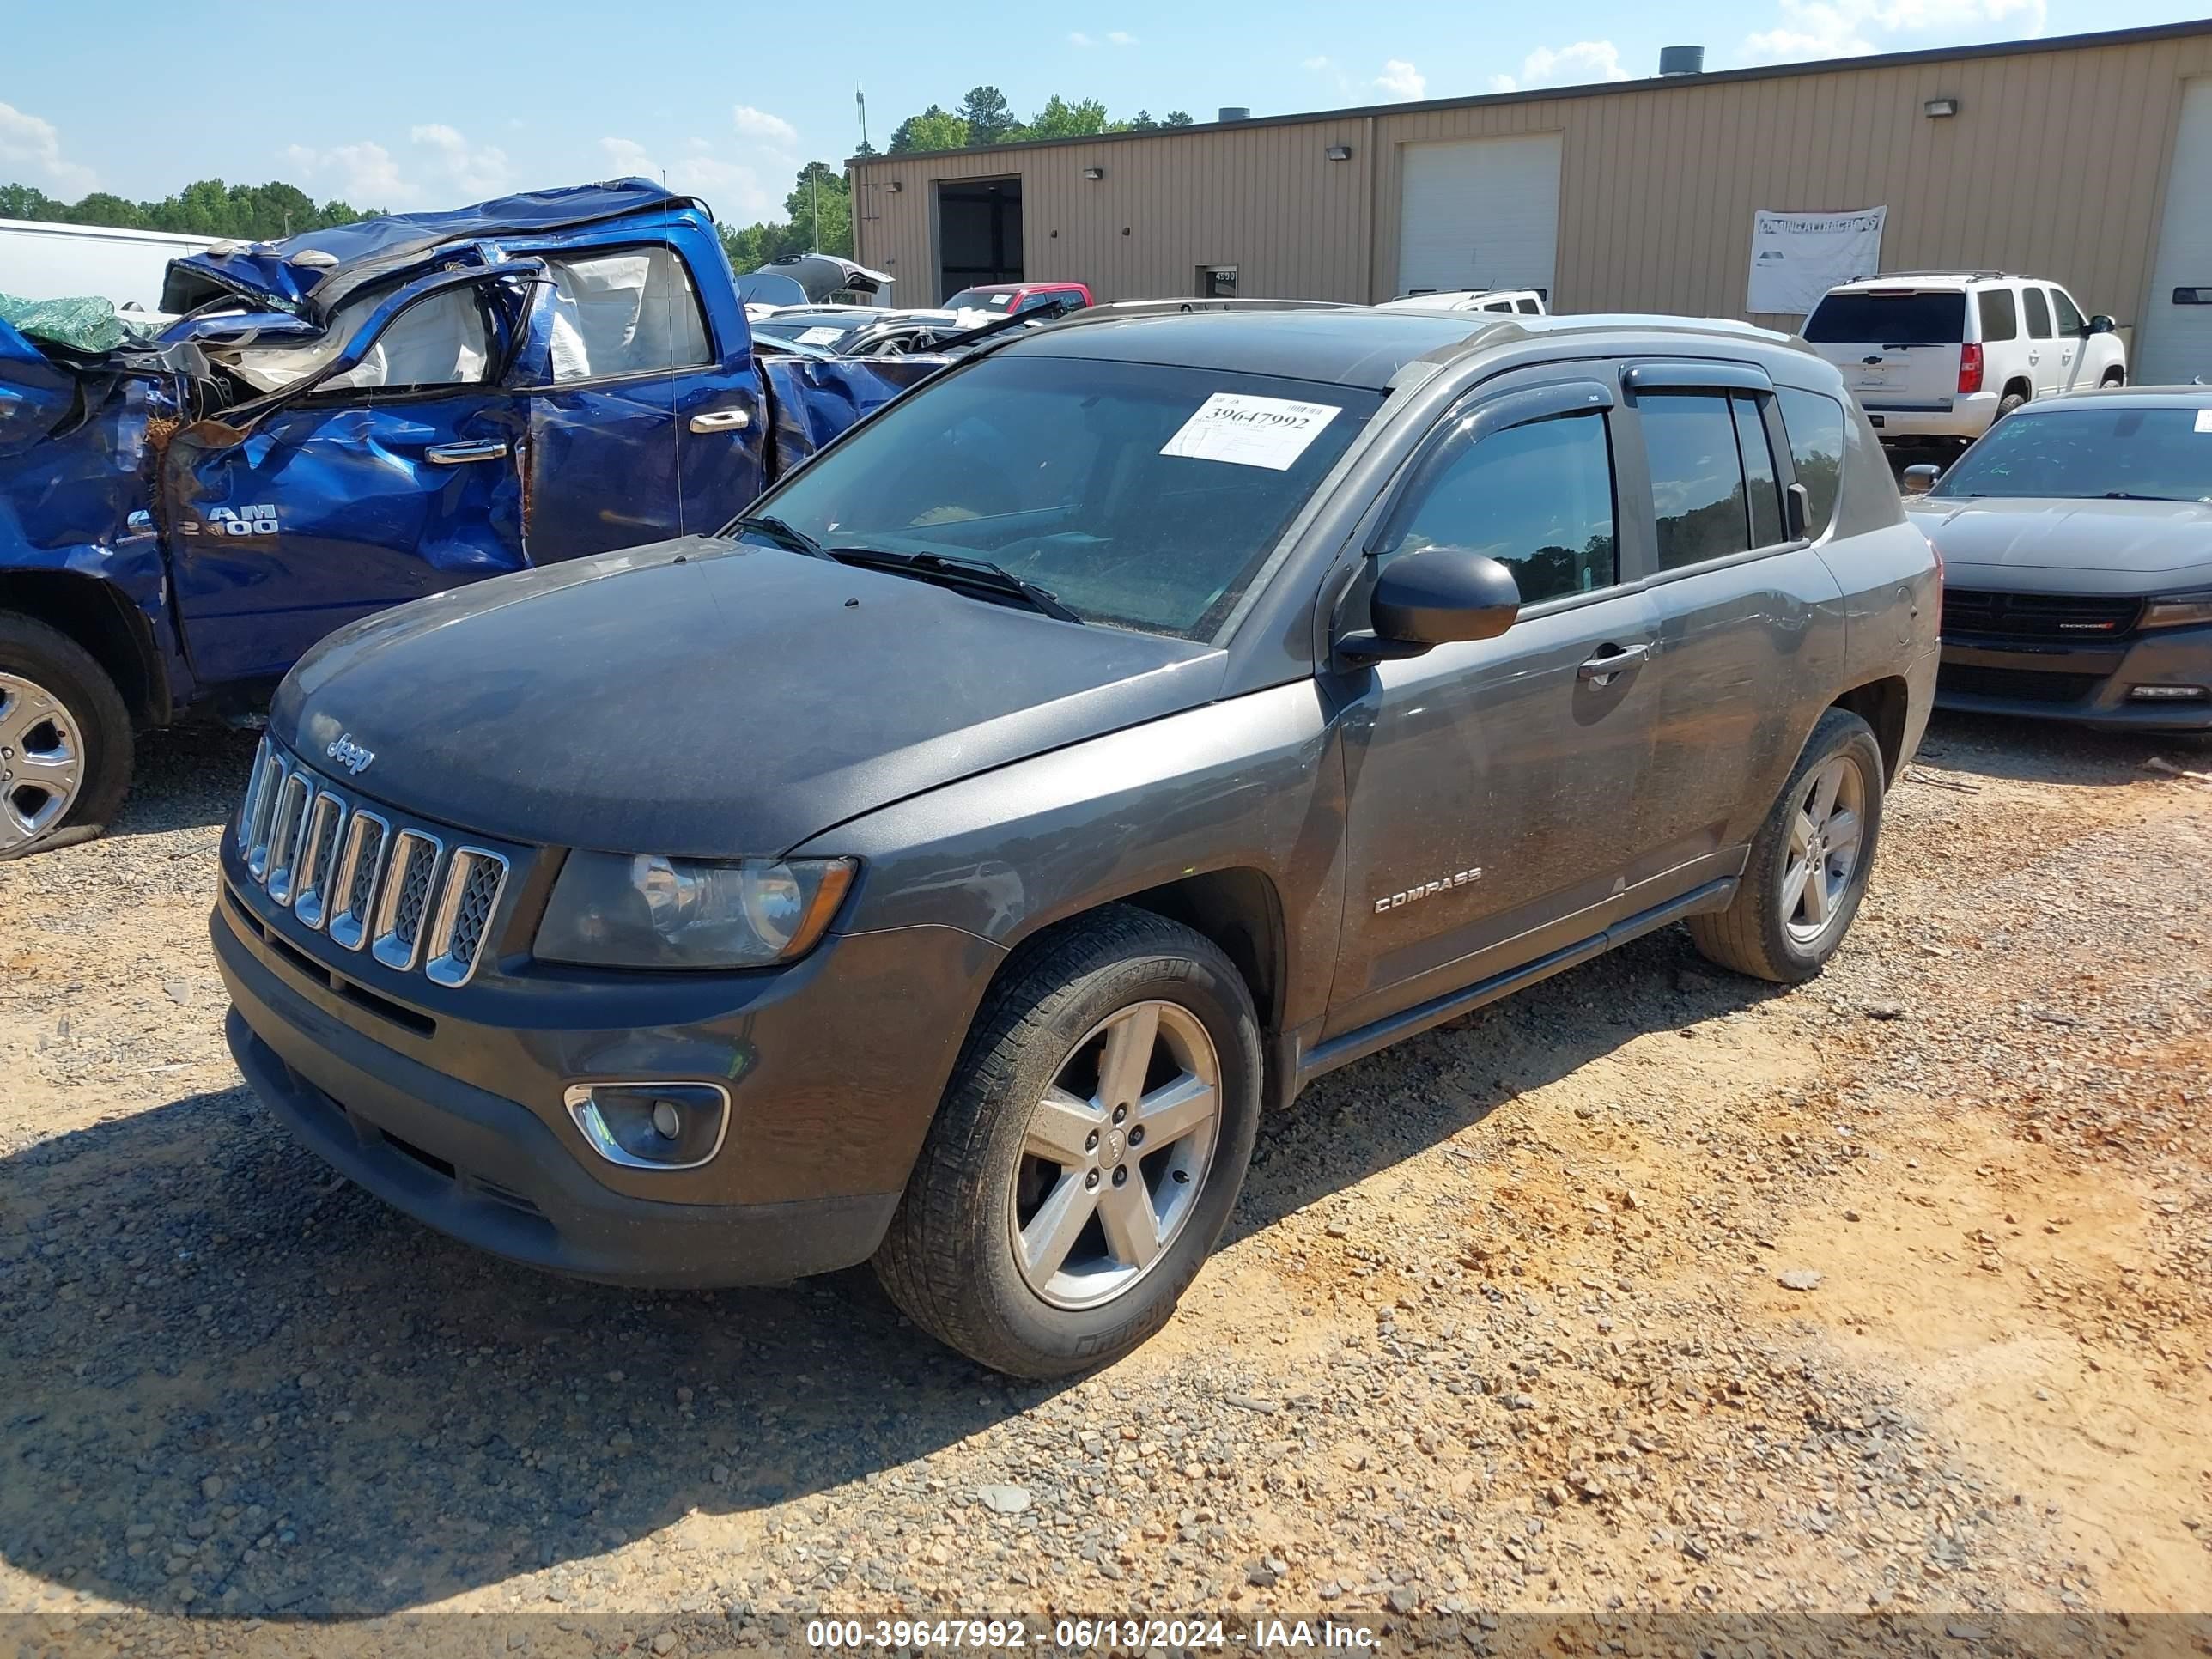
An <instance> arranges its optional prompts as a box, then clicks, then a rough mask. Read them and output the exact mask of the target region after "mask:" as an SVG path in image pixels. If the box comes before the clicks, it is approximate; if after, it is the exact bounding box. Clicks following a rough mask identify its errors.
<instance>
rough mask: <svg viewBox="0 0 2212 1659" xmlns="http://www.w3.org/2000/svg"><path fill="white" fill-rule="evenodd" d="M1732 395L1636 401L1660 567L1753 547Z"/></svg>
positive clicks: (1674, 394)
mask: <svg viewBox="0 0 2212 1659" xmlns="http://www.w3.org/2000/svg"><path fill="white" fill-rule="evenodd" d="M1730 401H1731V399H1729V398H1727V397H1726V396H1724V395H1723V394H1721V393H1719V392H1688V393H1681V392H1665V393H1655V394H1653V395H1651V396H1650V397H1646V398H1644V399H1642V400H1641V401H1640V402H1639V404H1638V406H1637V418H1638V423H1639V424H1640V425H1641V426H1642V427H1643V428H1644V458H1645V461H1646V463H1647V465H1649V466H1650V469H1651V501H1652V507H1653V508H1654V510H1655V511H1656V514H1657V518H1658V531H1659V568H1661V569H1662V570H1679V569H1680V568H1682V567H1683V566H1684V565H1691V564H1699V563H1702V562H1705V560H1707V559H1718V558H1723V557H1725V556H1728V555H1729V554H1731V553H1743V552H1747V551H1749V550H1750V548H1751V526H1750V520H1749V519H1748V517H1747V515H1746V513H1745V510H1744V494H1745V492H1744V482H1743V461H1742V458H1741V453H1740V452H1739V451H1738V449H1737V447H1736V432H1735V415H1734V413H1733V411H1731V410H1730V409H1729V403H1730ZM1770 465H1771V463H1770Z"/></svg>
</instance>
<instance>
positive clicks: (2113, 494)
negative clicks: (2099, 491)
mask: <svg viewBox="0 0 2212 1659" xmlns="http://www.w3.org/2000/svg"><path fill="white" fill-rule="evenodd" d="M2105 499H2106V501H2201V500H2202V499H2203V497H2202V496H2197V495H2136V494H2135V492H2134V491H2132V490H2127V489H2108V490H2106V492H2105Z"/></svg>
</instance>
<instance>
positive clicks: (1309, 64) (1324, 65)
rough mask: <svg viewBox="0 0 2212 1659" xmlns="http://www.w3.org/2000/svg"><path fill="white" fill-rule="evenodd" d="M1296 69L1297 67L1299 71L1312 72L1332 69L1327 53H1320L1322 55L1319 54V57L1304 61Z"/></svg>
mask: <svg viewBox="0 0 2212 1659" xmlns="http://www.w3.org/2000/svg"><path fill="white" fill-rule="evenodd" d="M1298 67H1299V68H1300V69H1302V70H1316V71H1319V70H1325V69H1328V68H1330V67H1332V64H1331V61H1330V58H1329V56H1328V53H1327V52H1322V53H1321V54H1320V55H1318V56H1316V57H1313V58H1307V59H1306V60H1305V62H1304V63H1303V64H1299V65H1298Z"/></svg>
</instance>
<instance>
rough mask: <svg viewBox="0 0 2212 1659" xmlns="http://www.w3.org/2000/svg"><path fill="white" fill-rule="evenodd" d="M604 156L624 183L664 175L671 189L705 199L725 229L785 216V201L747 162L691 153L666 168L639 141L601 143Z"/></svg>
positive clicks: (610, 139) (701, 151)
mask: <svg viewBox="0 0 2212 1659" xmlns="http://www.w3.org/2000/svg"><path fill="white" fill-rule="evenodd" d="M599 153H600V154H601V155H605V157H606V158H607V161H608V162H609V164H610V166H611V168H612V170H613V173H616V174H619V175H621V176H623V177H625V178H627V177H629V176H630V175H631V174H636V175H637V176H639V177H641V178H646V179H653V180H654V181H655V182H656V183H657V182H659V180H660V179H661V177H662V175H663V174H664V173H665V175H666V178H667V182H668V188H669V189H671V190H672V191H675V192H676V193H677V194H678V195H679V196H696V197H702V199H704V200H705V202H706V203H707V205H708V206H709V207H711V208H713V209H714V215H715V216H716V217H717V218H719V219H720V220H721V221H722V222H724V223H726V224H750V223H751V222H754V221H755V220H758V219H763V218H765V217H767V216H769V214H770V213H771V212H773V213H775V214H776V215H777V216H781V214H782V211H783V204H782V198H781V197H779V196H777V195H776V194H775V192H774V191H770V190H769V188H768V186H767V185H764V184H763V183H762V182H761V176H760V173H759V170H758V169H757V168H755V167H750V166H748V165H747V164H746V163H744V162H743V161H729V160H726V159H724V158H723V157H721V156H719V155H714V154H712V153H711V152H709V151H705V150H700V149H691V150H690V151H689V152H688V153H687V154H685V155H681V156H679V157H678V158H677V159H676V160H675V161H671V162H669V163H667V164H666V166H665V167H664V166H663V165H662V163H661V162H660V161H657V160H656V159H655V158H654V157H653V153H652V152H651V151H650V150H648V149H646V147H645V146H644V145H643V144H641V143H638V142H637V140H635V138H602V139H600V140H599Z"/></svg>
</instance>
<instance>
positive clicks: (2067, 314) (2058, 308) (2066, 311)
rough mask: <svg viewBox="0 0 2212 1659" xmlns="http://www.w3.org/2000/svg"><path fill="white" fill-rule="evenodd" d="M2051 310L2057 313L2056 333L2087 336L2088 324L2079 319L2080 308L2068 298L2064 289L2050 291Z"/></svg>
mask: <svg viewBox="0 0 2212 1659" xmlns="http://www.w3.org/2000/svg"><path fill="white" fill-rule="evenodd" d="M2051 309H2052V310H2053V311H2055V312H2057V313H2058V331H2059V332H2060V333H2061V334H2087V332H2088V331H2089V325H2088V324H2087V323H2086V322H2084V321H2082V319H2081V307H2079V306H2077V305H2075V303H2074V301H2072V300H2071V299H2070V298H2069V297H2068V295H2067V293H2066V290H2065V289H2063V288H2054V289H2051Z"/></svg>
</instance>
